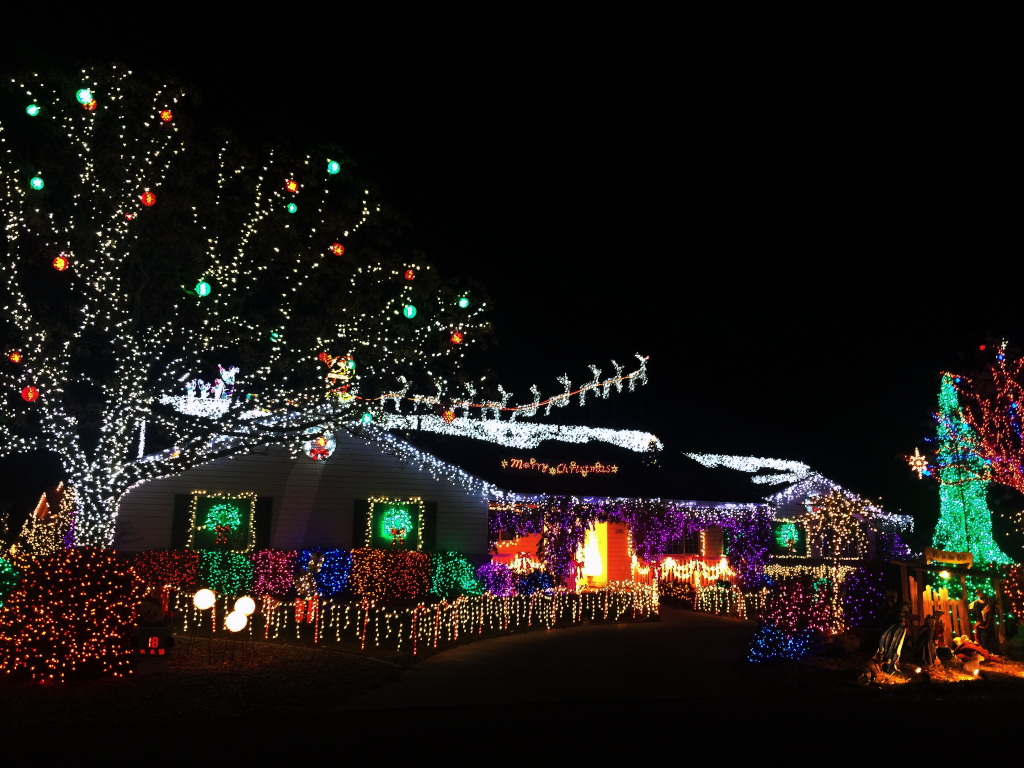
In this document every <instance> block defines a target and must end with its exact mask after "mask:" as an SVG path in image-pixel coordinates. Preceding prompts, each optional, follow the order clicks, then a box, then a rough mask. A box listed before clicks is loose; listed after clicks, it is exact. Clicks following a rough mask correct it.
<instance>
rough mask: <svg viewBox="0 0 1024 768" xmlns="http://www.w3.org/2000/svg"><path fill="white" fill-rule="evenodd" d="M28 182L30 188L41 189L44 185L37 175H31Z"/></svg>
mask: <svg viewBox="0 0 1024 768" xmlns="http://www.w3.org/2000/svg"><path fill="white" fill-rule="evenodd" d="M28 183H29V186H31V187H32V189H42V188H43V187H44V186H45V183H44V182H43V180H42V178H40V177H39V176H33V177H32V178H31V179H30V180H29V182H28Z"/></svg>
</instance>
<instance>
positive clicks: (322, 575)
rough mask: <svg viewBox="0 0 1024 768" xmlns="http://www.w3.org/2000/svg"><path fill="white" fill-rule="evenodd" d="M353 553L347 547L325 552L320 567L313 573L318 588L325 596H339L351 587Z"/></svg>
mask: <svg viewBox="0 0 1024 768" xmlns="http://www.w3.org/2000/svg"><path fill="white" fill-rule="evenodd" d="M351 574H352V553H351V552H349V551H348V550H345V549H328V550H327V551H325V552H323V557H322V560H321V561H320V567H319V568H318V569H317V571H316V573H314V574H313V579H314V580H315V581H316V588H317V590H318V591H319V592H320V594H321V595H323V596H324V597H337V596H338V595H341V594H343V593H345V592H346V591H348V589H349V588H350V577H351Z"/></svg>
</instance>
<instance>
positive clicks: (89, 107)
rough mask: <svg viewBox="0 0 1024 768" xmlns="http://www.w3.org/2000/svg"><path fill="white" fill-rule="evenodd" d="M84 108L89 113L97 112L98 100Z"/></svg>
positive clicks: (85, 105) (84, 105)
mask: <svg viewBox="0 0 1024 768" xmlns="http://www.w3.org/2000/svg"><path fill="white" fill-rule="evenodd" d="M82 107H83V108H84V109H86V110H87V111H89V112H95V111H96V99H93V100H92V101H90V102H89V103H88V104H83V105H82Z"/></svg>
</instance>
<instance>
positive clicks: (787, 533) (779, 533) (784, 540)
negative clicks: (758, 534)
mask: <svg viewBox="0 0 1024 768" xmlns="http://www.w3.org/2000/svg"><path fill="white" fill-rule="evenodd" d="M790 539H792V541H793V544H796V543H797V542H798V541H799V540H800V532H799V531H798V530H797V528H796V526H795V525H794V524H793V523H783V524H782V525H780V526H779V528H778V529H777V530H776V531H775V543H776V544H778V545H779V546H780V547H782V548H783V549H786V548H788V547H789V542H790Z"/></svg>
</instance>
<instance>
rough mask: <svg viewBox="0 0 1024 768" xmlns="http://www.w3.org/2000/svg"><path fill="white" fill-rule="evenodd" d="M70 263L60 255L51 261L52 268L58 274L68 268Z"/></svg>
mask: <svg viewBox="0 0 1024 768" xmlns="http://www.w3.org/2000/svg"><path fill="white" fill-rule="evenodd" d="M70 263H71V262H69V261H68V259H67V257H66V256H63V255H61V256H58V257H57V258H55V259H54V260H53V268H54V269H56V270H57V271H58V272H63V271H64V270H65V269H67V268H68V264H70Z"/></svg>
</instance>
